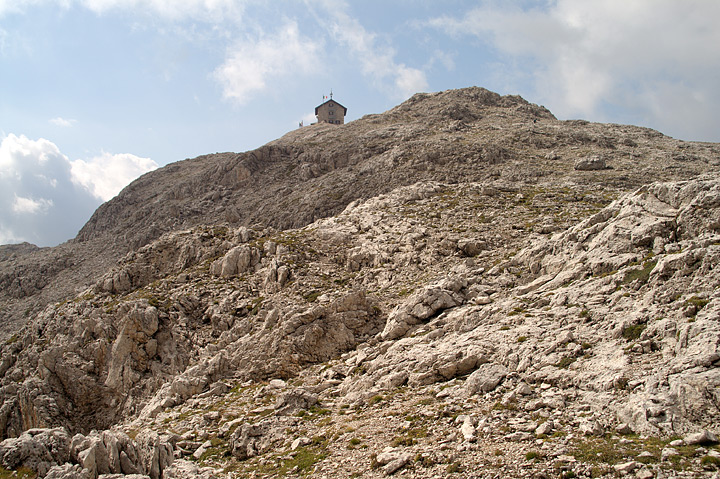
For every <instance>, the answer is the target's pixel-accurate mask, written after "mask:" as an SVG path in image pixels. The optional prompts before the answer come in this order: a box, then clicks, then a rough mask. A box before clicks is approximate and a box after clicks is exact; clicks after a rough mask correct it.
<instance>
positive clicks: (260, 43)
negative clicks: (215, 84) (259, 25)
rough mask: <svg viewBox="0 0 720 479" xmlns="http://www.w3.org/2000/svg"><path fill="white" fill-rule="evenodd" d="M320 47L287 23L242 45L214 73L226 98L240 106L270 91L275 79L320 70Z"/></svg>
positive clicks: (233, 50)
mask: <svg viewBox="0 0 720 479" xmlns="http://www.w3.org/2000/svg"><path fill="white" fill-rule="evenodd" d="M319 48H320V45H319V44H318V43H317V42H315V41H314V40H312V39H310V38H308V37H303V36H302V35H301V34H300V32H299V30H298V26H297V23H295V22H292V21H288V22H286V23H285V25H284V26H283V27H281V28H280V30H279V31H278V32H277V33H276V34H275V35H273V36H268V35H261V37H260V38H259V39H258V40H255V41H253V40H251V41H247V42H239V43H237V44H236V45H234V47H233V48H232V49H231V50H230V52H229V54H228V58H227V59H226V60H225V62H224V63H223V64H222V65H220V66H219V67H218V68H217V69H216V70H215V73H214V76H215V78H216V79H217V80H218V81H219V82H220V83H221V84H222V86H223V95H224V96H225V98H228V99H232V100H234V101H236V102H238V103H244V102H246V101H248V100H249V99H250V98H251V97H252V95H253V94H255V93H258V92H260V91H263V90H265V89H266V88H267V85H268V81H270V79H271V78H275V77H292V76H293V75H295V74H297V73H298V72H303V73H308V72H311V71H313V69H314V68H316V67H317V64H318V61H317V60H318V58H317V54H318V51H319Z"/></svg>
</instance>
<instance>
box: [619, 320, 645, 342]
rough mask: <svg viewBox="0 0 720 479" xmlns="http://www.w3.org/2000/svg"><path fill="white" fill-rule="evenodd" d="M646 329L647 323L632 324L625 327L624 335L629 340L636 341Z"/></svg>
mask: <svg viewBox="0 0 720 479" xmlns="http://www.w3.org/2000/svg"><path fill="white" fill-rule="evenodd" d="M644 330H645V324H644V323H642V324H634V325H632V326H628V327H627V328H625V329H623V332H622V337H623V338H625V339H627V340H628V341H634V340H636V339H638V338H640V335H641V334H642V332H643V331H644Z"/></svg>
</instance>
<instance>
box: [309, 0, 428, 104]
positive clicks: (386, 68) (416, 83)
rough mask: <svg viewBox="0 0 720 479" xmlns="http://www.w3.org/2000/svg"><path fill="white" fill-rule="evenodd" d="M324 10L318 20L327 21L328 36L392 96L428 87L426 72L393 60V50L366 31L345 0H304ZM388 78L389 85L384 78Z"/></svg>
mask: <svg viewBox="0 0 720 479" xmlns="http://www.w3.org/2000/svg"><path fill="white" fill-rule="evenodd" d="M307 1H308V4H309V5H318V6H320V7H321V8H322V9H323V10H325V12H324V13H323V15H322V20H320V22H321V23H323V24H324V23H326V22H327V24H328V28H329V31H330V34H331V36H332V37H333V38H334V39H335V40H337V41H338V42H339V43H340V44H342V45H344V46H346V47H347V48H348V49H349V51H350V52H351V53H352V55H353V56H354V57H356V58H357V59H358V60H359V61H360V66H361V70H362V72H363V74H364V75H366V76H369V77H370V78H372V79H373V80H374V81H375V82H376V83H377V84H378V86H381V87H383V88H389V89H390V90H391V91H392V93H393V94H394V95H395V96H398V97H401V98H407V97H409V96H411V95H413V94H415V93H417V92H419V91H424V90H426V89H427V88H428V83H427V79H426V77H425V73H424V72H423V71H422V70H419V69H417V68H412V67H408V66H407V65H405V64H402V63H397V62H396V61H395V51H394V50H393V49H392V48H390V47H383V46H380V45H378V43H379V42H378V41H377V37H376V35H375V34H373V33H371V32H368V31H367V30H366V29H365V28H364V27H363V26H362V25H361V24H360V22H358V21H357V20H356V19H354V18H352V17H351V16H350V15H349V14H348V13H347V10H348V5H347V3H346V2H340V1H337V0H307ZM388 81H389V82H390V85H391V86H389V87H388V85H387V82H388Z"/></svg>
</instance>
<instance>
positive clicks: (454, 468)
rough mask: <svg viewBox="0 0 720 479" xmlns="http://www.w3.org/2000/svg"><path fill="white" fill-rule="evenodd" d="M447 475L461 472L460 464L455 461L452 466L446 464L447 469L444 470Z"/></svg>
mask: <svg viewBox="0 0 720 479" xmlns="http://www.w3.org/2000/svg"><path fill="white" fill-rule="evenodd" d="M446 471H447V473H448V474H457V473H459V472H461V471H462V467H461V466H460V462H458V461H455V462H453V463H452V464H448V467H447V469H446Z"/></svg>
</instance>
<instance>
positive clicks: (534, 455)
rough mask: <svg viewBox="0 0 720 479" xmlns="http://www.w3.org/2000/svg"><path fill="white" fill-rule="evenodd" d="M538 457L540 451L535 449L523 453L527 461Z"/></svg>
mask: <svg viewBox="0 0 720 479" xmlns="http://www.w3.org/2000/svg"><path fill="white" fill-rule="evenodd" d="M539 457H540V453H539V452H537V451H528V452H527V453H526V454H525V459H527V460H528V461H532V460H533V459H538V458H539Z"/></svg>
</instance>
